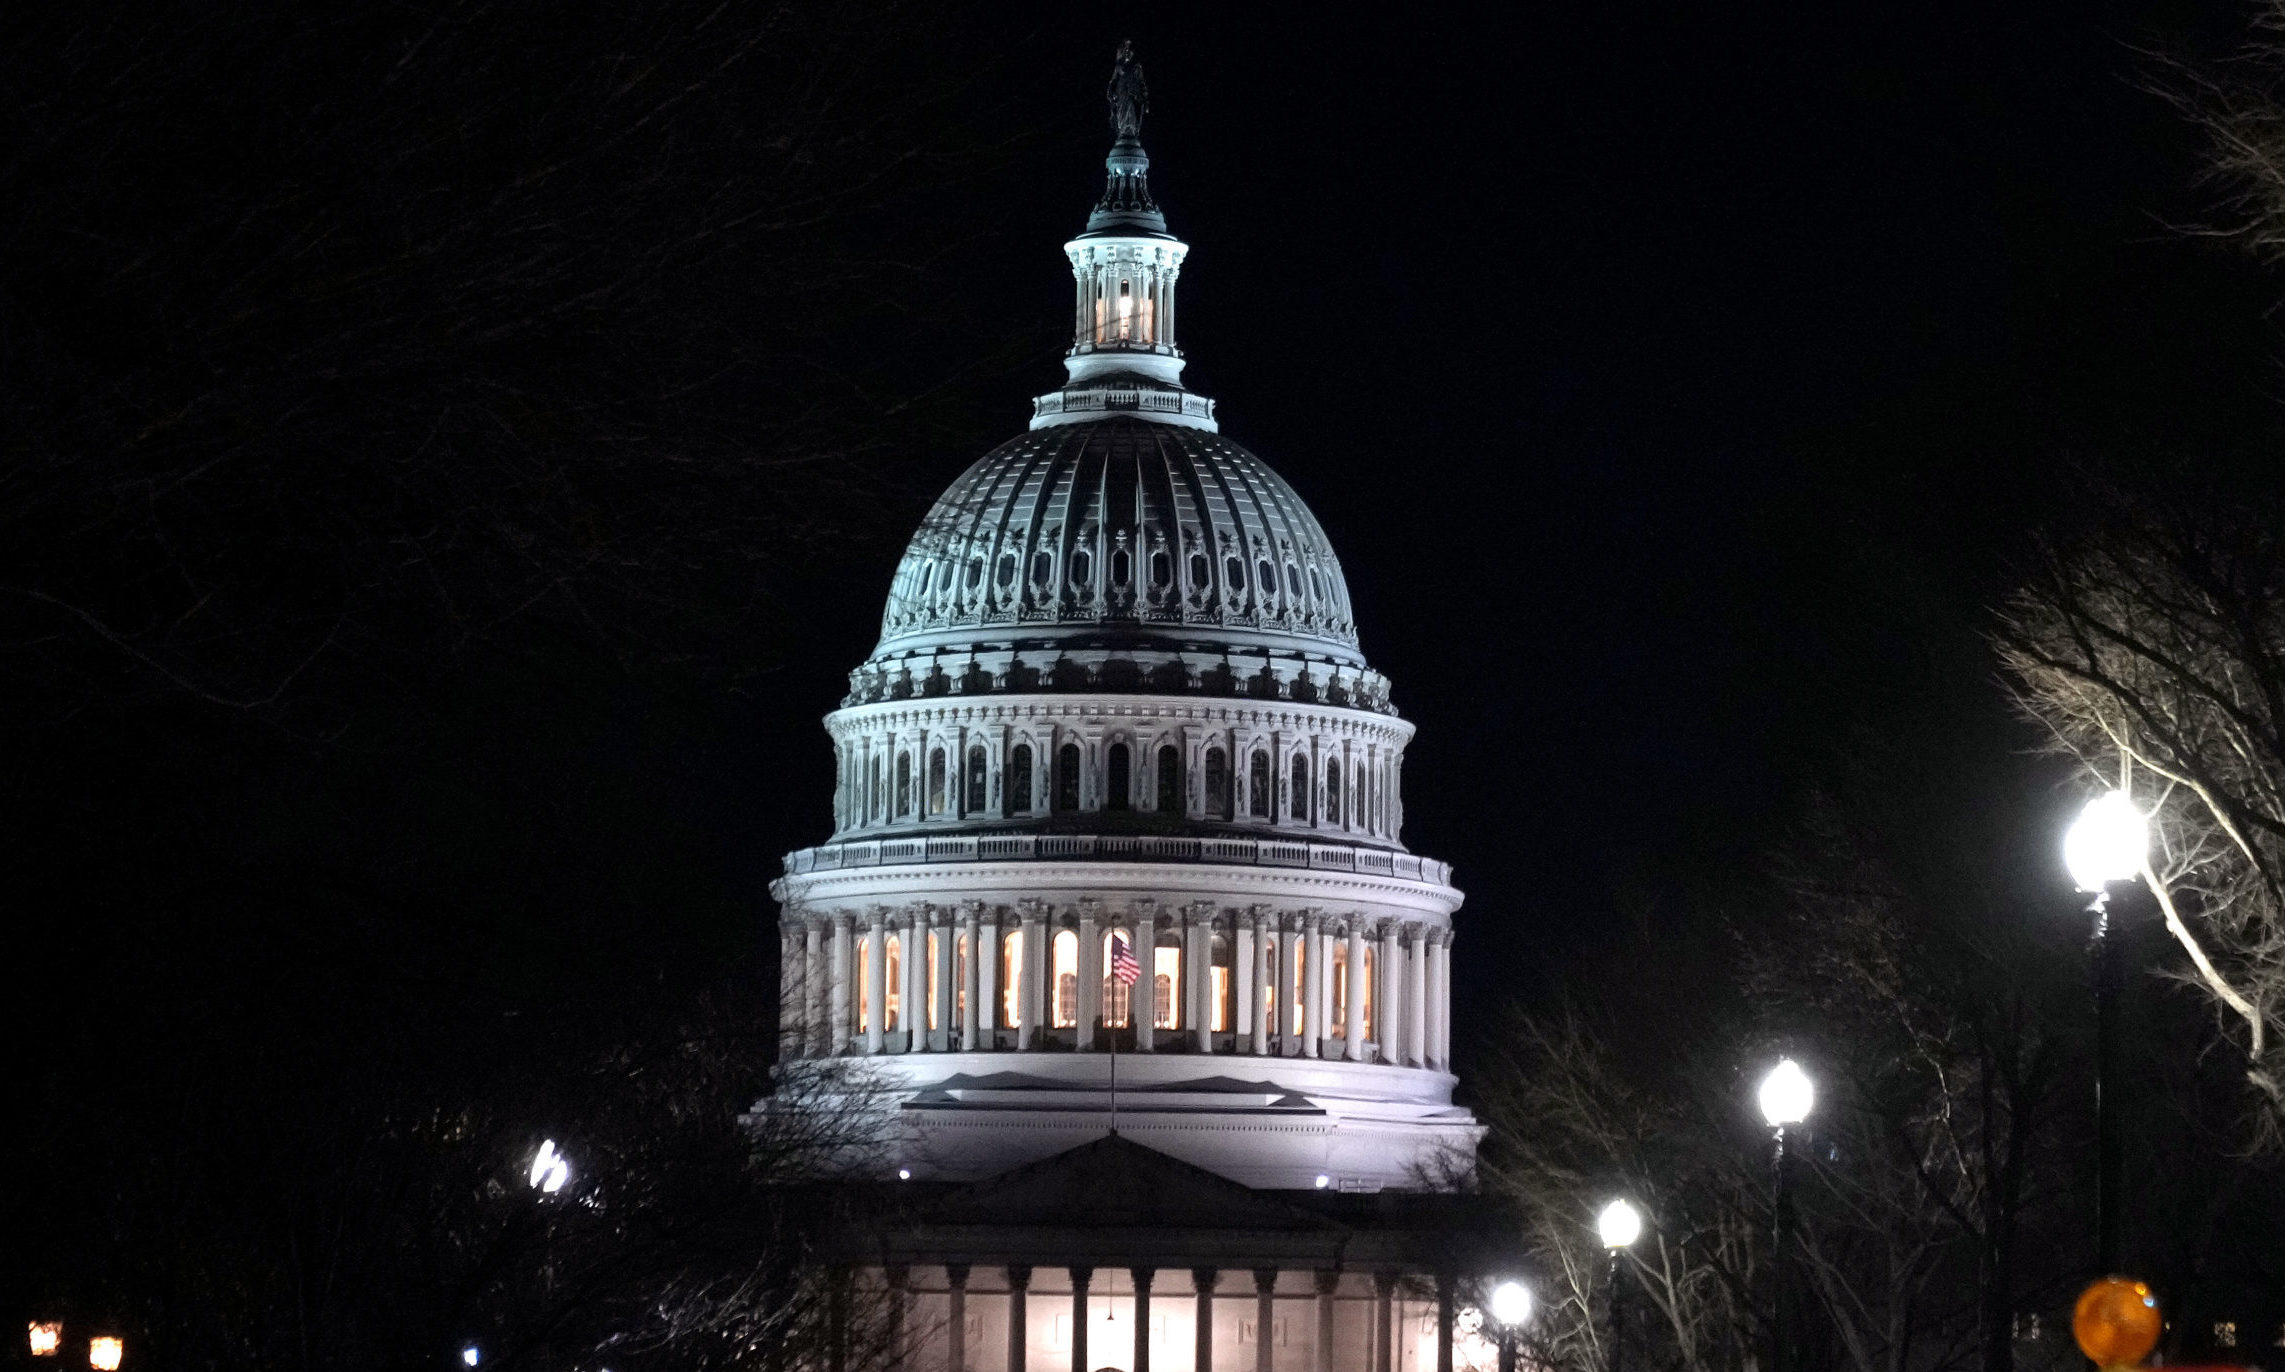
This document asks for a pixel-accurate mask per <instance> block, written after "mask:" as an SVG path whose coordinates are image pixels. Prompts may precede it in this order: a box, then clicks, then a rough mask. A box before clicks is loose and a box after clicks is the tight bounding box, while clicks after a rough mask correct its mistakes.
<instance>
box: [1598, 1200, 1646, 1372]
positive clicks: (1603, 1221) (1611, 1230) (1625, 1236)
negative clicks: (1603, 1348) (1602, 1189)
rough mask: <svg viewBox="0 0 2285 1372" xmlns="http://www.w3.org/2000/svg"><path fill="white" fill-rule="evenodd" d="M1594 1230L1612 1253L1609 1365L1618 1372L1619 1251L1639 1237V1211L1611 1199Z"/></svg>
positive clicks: (1622, 1330)
mask: <svg viewBox="0 0 2285 1372" xmlns="http://www.w3.org/2000/svg"><path fill="white" fill-rule="evenodd" d="M1595 1234H1596V1236H1597V1237H1598V1238H1600V1239H1602V1241H1603V1248H1604V1249H1605V1250H1606V1251H1607V1252H1609V1254H1610V1255H1611V1365H1610V1372H1619V1352H1620V1347H1621V1342H1622V1340H1623V1339H1624V1338H1625V1332H1626V1331H1625V1326H1623V1325H1621V1324H1620V1323H1619V1254H1621V1253H1623V1252H1625V1251H1626V1250H1627V1248H1628V1247H1629V1246H1631V1245H1632V1244H1633V1243H1634V1241H1635V1240H1636V1239H1638V1238H1641V1237H1642V1214H1641V1212H1640V1211H1638V1210H1636V1209H1635V1208H1634V1207H1633V1206H1632V1205H1629V1204H1628V1203H1627V1202H1626V1201H1624V1200H1615V1201H1612V1202H1611V1203H1610V1204H1609V1205H1606V1206H1604V1207H1603V1213H1602V1214H1600V1215H1597V1216H1596V1217H1595Z"/></svg>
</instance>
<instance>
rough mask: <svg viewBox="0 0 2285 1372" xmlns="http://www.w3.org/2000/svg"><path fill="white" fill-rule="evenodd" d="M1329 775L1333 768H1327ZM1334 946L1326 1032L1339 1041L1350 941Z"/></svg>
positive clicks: (1344, 1022)
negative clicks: (1331, 1001)
mask: <svg viewBox="0 0 2285 1372" xmlns="http://www.w3.org/2000/svg"><path fill="white" fill-rule="evenodd" d="M1326 771H1327V773H1328V774H1330V773H1331V771H1332V768H1330V767H1327V768H1326ZM1330 942H1331V943H1332V945H1333V1004H1332V1005H1331V1006H1330V1007H1328V1008H1327V1009H1326V1011H1325V1032H1326V1033H1327V1034H1329V1035H1331V1036H1332V1037H1334V1038H1337V1039H1345V1038H1347V1037H1348V1036H1349V941H1348V940H1347V939H1345V938H1341V937H1339V936H1338V935H1336V936H1335V937H1334V938H1332V939H1331V940H1330Z"/></svg>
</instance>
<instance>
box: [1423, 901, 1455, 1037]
mask: <svg viewBox="0 0 2285 1372" xmlns="http://www.w3.org/2000/svg"><path fill="white" fill-rule="evenodd" d="M1430 954H1431V960H1430V962H1429V964H1428V977H1429V980H1430V981H1431V982H1433V983H1434V984H1435V989H1434V990H1433V991H1431V992H1430V993H1429V997H1428V1016H1429V1020H1430V1028H1429V1030H1428V1058H1429V1064H1428V1065H1429V1066H1431V1067H1434V1068H1436V1069H1438V1070H1439V1071H1449V1070H1450V1069H1451V1066H1452V931H1451V930H1450V929H1446V930H1444V931H1443V932H1442V933H1441V934H1439V935H1437V937H1436V941H1435V943H1433V944H1432V945H1430Z"/></svg>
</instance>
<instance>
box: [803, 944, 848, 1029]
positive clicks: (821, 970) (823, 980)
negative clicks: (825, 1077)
mask: <svg viewBox="0 0 2285 1372" xmlns="http://www.w3.org/2000/svg"><path fill="white" fill-rule="evenodd" d="M803 923H804V927H803V929H802V931H801V937H802V943H803V947H804V954H803V956H804V960H805V962H806V963H807V965H808V967H809V976H808V977H807V978H806V979H805V980H804V981H803V982H802V986H801V1017H802V1020H803V1022H804V1023H805V1024H806V1025H807V1027H806V1028H805V1029H804V1030H803V1031H802V1036H801V1044H802V1054H803V1056H805V1057H812V1058H814V1057H822V1056H823V1055H825V1054H827V1053H831V1052H835V1051H837V1048H836V1045H835V1043H834V1041H833V1036H834V1033H835V1032H836V1030H837V1029H838V1027H839V1026H838V1025H836V1024H834V1023H833V1022H832V1021H829V1020H828V1019H827V1018H826V1016H825V1005H824V998H825V996H826V995H827V993H828V992H829V991H830V989H831V984H832V982H833V980H834V969H833V968H831V967H830V966H828V965H827V963H826V961H825V927H824V926H823V925H821V924H819V923H818V922H817V921H816V920H814V919H813V920H806V921H804V922H803Z"/></svg>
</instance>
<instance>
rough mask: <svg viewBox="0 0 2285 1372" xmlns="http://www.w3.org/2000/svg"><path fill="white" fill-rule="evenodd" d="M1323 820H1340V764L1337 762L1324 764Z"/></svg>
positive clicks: (1332, 821)
mask: <svg viewBox="0 0 2285 1372" xmlns="http://www.w3.org/2000/svg"><path fill="white" fill-rule="evenodd" d="M1325 822H1326V823H1327V824H1339V823H1340V822H1341V764H1340V763H1338V762H1327V763H1326V764H1325Z"/></svg>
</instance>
